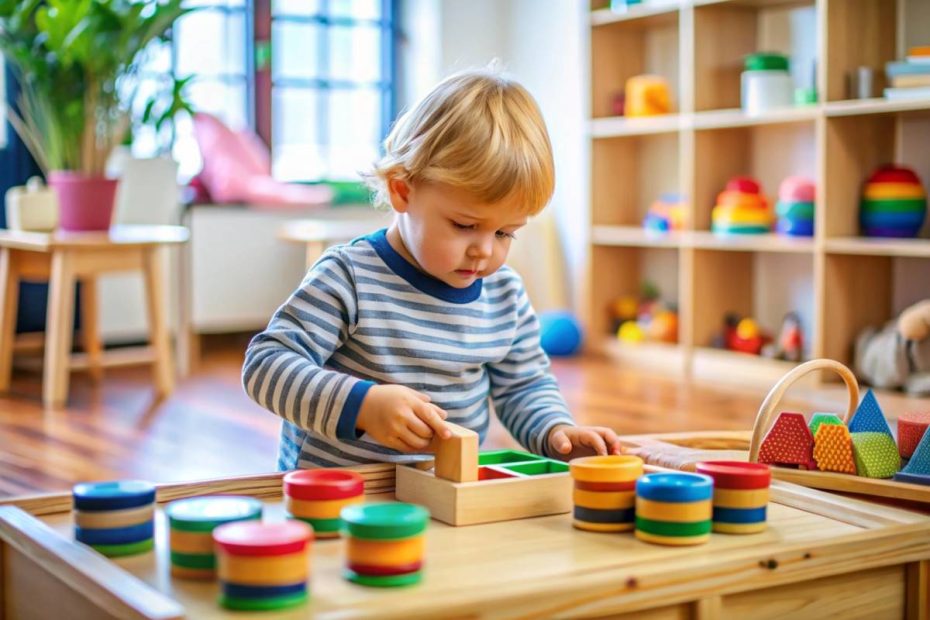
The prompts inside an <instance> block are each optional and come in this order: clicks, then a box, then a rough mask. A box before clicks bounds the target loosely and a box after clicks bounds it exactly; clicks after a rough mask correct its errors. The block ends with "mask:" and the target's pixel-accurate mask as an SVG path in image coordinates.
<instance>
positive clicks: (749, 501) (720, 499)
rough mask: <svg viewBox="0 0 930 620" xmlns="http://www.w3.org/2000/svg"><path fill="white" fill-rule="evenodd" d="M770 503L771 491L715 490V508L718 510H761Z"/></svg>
mask: <svg viewBox="0 0 930 620" xmlns="http://www.w3.org/2000/svg"><path fill="white" fill-rule="evenodd" d="M768 503H769V490H768V489H767V488H765V489H717V488H715V489H714V506H716V507H717V508H761V507H762V506H767V505H768Z"/></svg>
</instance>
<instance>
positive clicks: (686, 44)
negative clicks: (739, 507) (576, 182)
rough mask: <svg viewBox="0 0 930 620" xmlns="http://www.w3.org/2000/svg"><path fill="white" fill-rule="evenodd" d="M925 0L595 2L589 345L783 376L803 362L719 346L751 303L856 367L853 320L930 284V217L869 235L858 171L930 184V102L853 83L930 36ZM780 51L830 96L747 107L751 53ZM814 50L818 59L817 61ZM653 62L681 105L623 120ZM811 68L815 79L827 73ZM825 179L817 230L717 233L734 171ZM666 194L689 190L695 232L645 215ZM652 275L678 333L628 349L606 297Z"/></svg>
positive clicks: (682, 364)
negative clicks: (760, 110)
mask: <svg viewBox="0 0 930 620" xmlns="http://www.w3.org/2000/svg"><path fill="white" fill-rule="evenodd" d="M925 3H926V0H680V1H679V2H677V3H675V2H661V3H655V4H651V3H649V2H648V0H647V2H646V3H645V4H642V5H639V6H635V7H633V8H631V9H630V10H629V11H627V12H625V13H613V12H611V11H610V10H608V9H603V8H599V7H601V6H603V5H604V4H605V3H604V2H603V0H592V1H591V9H592V10H591V23H590V39H591V56H590V57H591V73H590V76H591V82H590V93H591V119H590V126H589V131H590V140H591V201H592V202H591V229H590V244H591V245H590V261H589V264H590V270H589V274H588V286H587V290H588V294H587V301H588V308H587V311H586V320H587V323H588V333H589V335H590V338H589V342H590V343H591V345H592V346H593V347H594V348H596V349H598V350H601V351H603V352H606V353H607V354H609V355H611V356H613V357H615V358H617V359H618V360H620V361H622V362H623V363H632V364H636V365H639V366H647V367H655V368H662V369H665V370H668V371H672V372H676V373H682V374H685V375H690V376H694V377H700V378H704V379H712V380H720V381H738V382H741V383H744V384H745V383H752V382H754V383H757V384H765V385H771V384H772V383H773V382H774V380H776V379H777V378H778V377H780V376H781V375H782V374H783V373H784V372H786V371H787V370H788V369H790V368H791V366H792V365H791V364H790V363H786V362H780V361H772V360H767V359H763V358H758V357H754V356H746V355H742V354H738V353H731V352H727V351H721V350H716V349H713V348H711V341H712V339H713V337H714V335H715V334H716V333H717V332H718V331H719V330H720V328H721V326H722V322H723V317H724V315H725V314H726V313H727V312H738V313H741V314H744V315H748V316H753V317H755V318H756V319H757V320H759V321H760V323H762V325H763V326H764V327H765V328H767V329H768V330H769V331H772V332H774V333H776V334H777V331H778V329H779V327H780V324H781V319H782V317H783V316H784V314H785V313H786V312H788V311H797V312H799V313H800V314H801V316H802V320H803V322H804V326H803V327H804V333H805V340H806V356H807V357H820V356H826V357H833V358H836V359H838V360H840V361H843V362H845V363H851V362H852V352H853V343H854V340H855V337H856V335H857V333H858V332H859V331H860V330H861V329H862V328H864V327H865V326H867V325H880V324H882V323H884V322H886V321H888V320H890V319H892V318H893V317H894V316H896V314H897V313H898V312H899V311H900V310H901V309H902V308H903V307H905V306H907V305H908V304H910V303H912V302H913V301H916V300H917V299H921V298H926V297H930V260H928V259H930V225H928V226H927V227H925V229H924V231H923V233H922V235H921V237H922V238H920V239H904V240H897V239H866V238H862V237H859V236H857V235H858V234H859V228H858V201H859V192H860V187H861V184H862V182H863V181H864V180H865V178H866V177H867V176H868V175H869V174H870V173H871V172H872V171H873V170H874V169H875V168H876V167H878V166H879V165H881V164H883V163H889V162H897V163H900V164H904V165H907V166H909V167H911V168H913V169H915V170H916V171H917V173H918V174H919V175H920V177H921V178H922V180H923V181H924V183H925V185H927V186H928V187H930V149H928V148H927V147H926V145H927V144H930V99H921V100H906V101H899V100H894V101H890V100H885V99H882V98H875V99H861V100H848V99H847V81H848V77H849V75H850V74H851V73H852V72H854V71H855V70H856V69H857V68H858V67H859V66H862V65H866V66H870V67H872V68H873V70H874V72H875V80H876V93H878V92H880V89H881V88H882V87H884V79H883V76H884V65H885V63H886V62H888V61H891V60H896V59H900V58H903V56H904V52H905V50H906V49H907V47H909V46H912V45H918V44H921V43H922V44H928V43H930V9H928V7H926V6H924V4H925ZM772 50H774V51H780V52H782V53H786V54H788V55H789V56H790V57H791V59H792V75H793V77H794V78H795V82H796V84H798V85H805V86H807V85H812V84H814V83H816V87H817V91H818V95H819V101H818V102H817V103H813V104H809V105H804V106H795V107H791V108H787V109H783V110H777V111H772V112H769V113H766V114H763V115H758V116H749V115H746V114H745V113H744V112H743V111H742V110H741V109H740V107H739V106H740V73H741V71H742V63H743V58H744V57H745V56H746V55H747V54H749V53H752V52H757V51H772ZM815 61H816V69H815ZM640 73H657V74H659V75H662V76H664V77H665V78H666V79H667V80H668V82H669V85H670V88H671V94H672V99H673V102H674V113H673V114H669V115H665V116H658V117H650V118H624V117H617V116H614V115H613V113H612V101H613V97H614V96H615V94H616V93H617V92H619V91H620V90H622V88H623V86H624V84H625V82H626V80H627V78H629V77H631V76H633V75H637V74H640ZM815 76H816V77H815ZM792 174H804V175H805V176H809V177H812V178H814V179H815V180H816V181H817V188H818V194H817V201H816V236H815V237H814V238H808V239H797V238H786V237H781V236H778V235H775V234H771V235H760V236H728V237H721V236H718V235H715V234H713V233H711V232H710V224H711V221H710V220H711V217H710V216H711V210H712V208H713V205H714V202H715V198H716V196H717V194H718V193H719V192H720V191H721V190H722V189H723V187H724V185H725V184H726V182H727V180H729V179H730V178H731V177H733V176H737V175H751V176H753V177H755V178H757V179H758V180H759V181H760V182H761V183H762V186H763V190H764V193H765V194H766V196H768V197H769V199H770V200H772V201H774V200H775V199H776V197H777V191H778V186H779V184H780V182H781V181H782V180H783V179H784V178H785V177H786V176H789V175H792ZM664 192H678V193H681V194H683V195H685V196H687V197H688V198H689V205H690V206H689V213H688V216H689V218H688V219H689V221H688V226H687V229H686V230H684V231H681V232H676V233H673V234H668V235H661V234H655V233H649V232H647V231H645V230H643V229H642V228H641V224H642V220H643V217H644V216H645V214H646V212H647V210H648V208H649V205H650V203H652V202H653V201H654V200H655V199H656V198H658V197H659V195H660V194H661V193H664ZM644 280H652V281H654V282H656V283H657V284H658V286H659V289H660V291H662V293H663V297H664V298H665V299H666V300H668V301H671V302H674V303H676V304H677V305H678V308H679V344H678V345H663V344H647V345H632V346H631V345H624V344H622V343H619V342H618V341H617V339H616V338H615V336H614V334H612V333H611V320H610V317H609V315H608V310H607V309H608V307H609V305H610V303H611V302H612V301H613V300H615V299H616V298H617V297H619V296H621V295H635V294H636V293H637V292H638V290H639V287H640V285H641V283H642V282H643V281H644Z"/></svg>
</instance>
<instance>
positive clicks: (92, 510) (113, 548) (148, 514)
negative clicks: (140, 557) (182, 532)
mask: <svg viewBox="0 0 930 620" xmlns="http://www.w3.org/2000/svg"><path fill="white" fill-rule="evenodd" d="M71 494H72V497H73V499H74V538H75V540H77V541H78V542H82V543H84V544H86V545H90V546H91V547H93V548H94V549H96V550H97V551H99V552H100V553H102V554H103V555H105V556H108V557H119V556H124V555H135V554H137V553H145V552H146V551H151V549H152V547H153V546H154V534H155V521H154V518H155V486H154V485H152V484H150V483H148V482H142V481H141V480H121V481H112V482H87V483H82V484H76V485H74V488H73V489H72V490H71Z"/></svg>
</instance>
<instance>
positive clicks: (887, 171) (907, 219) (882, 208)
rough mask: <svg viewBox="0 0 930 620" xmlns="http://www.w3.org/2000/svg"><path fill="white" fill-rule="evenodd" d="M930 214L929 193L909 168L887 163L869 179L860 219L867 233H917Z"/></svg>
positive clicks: (860, 205)
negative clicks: (928, 206) (929, 211)
mask: <svg viewBox="0 0 930 620" xmlns="http://www.w3.org/2000/svg"><path fill="white" fill-rule="evenodd" d="M926 216H927V194H926V191H925V190H924V187H923V185H922V184H921V182H920V177H918V176H917V174H915V173H914V171H913V170H911V169H909V168H904V167H901V166H892V165H889V166H884V167H882V168H879V169H878V170H876V171H875V172H874V173H872V176H870V177H869V179H868V180H867V181H866V183H865V186H864V188H863V191H862V199H861V201H860V202H859V221H860V223H861V224H862V234H864V235H865V236H866V237H916V236H917V235H918V233H919V232H920V229H921V228H922V227H923V224H924V220H925V219H926Z"/></svg>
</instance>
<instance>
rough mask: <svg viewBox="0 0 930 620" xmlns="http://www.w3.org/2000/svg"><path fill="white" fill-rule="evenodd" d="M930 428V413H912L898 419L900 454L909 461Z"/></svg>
mask: <svg viewBox="0 0 930 620" xmlns="http://www.w3.org/2000/svg"><path fill="white" fill-rule="evenodd" d="M928 426H930V411H912V412H909V413H905V414H903V415H901V417H899V418H898V453H899V454H900V455H901V458H905V459H909V458H911V455H912V454H914V450H916V449H917V444H919V443H920V440H921V438H922V437H923V436H924V431H926V430H927V427H928Z"/></svg>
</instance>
